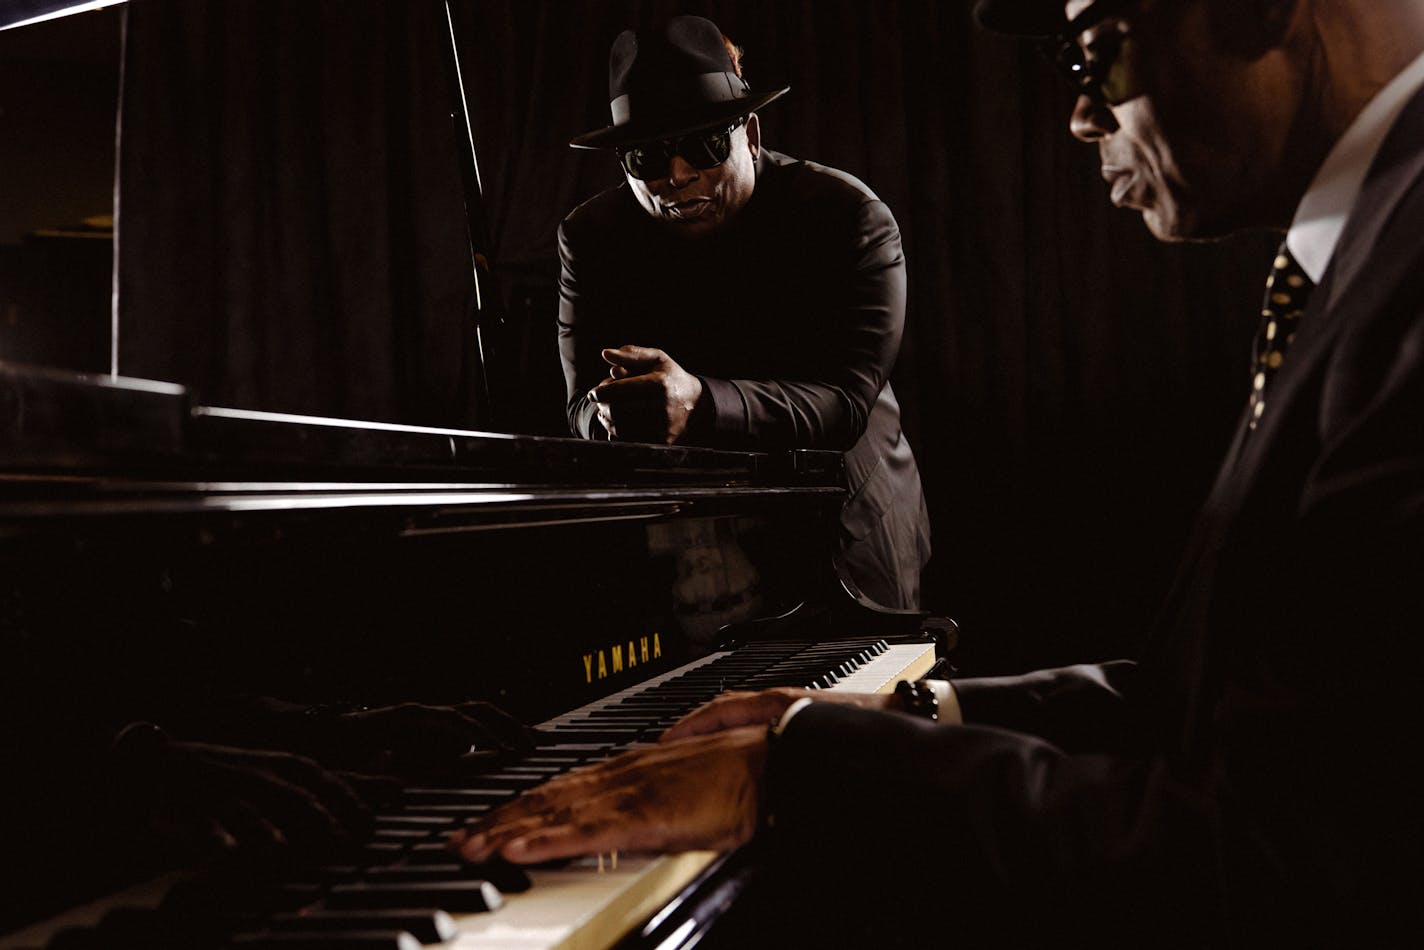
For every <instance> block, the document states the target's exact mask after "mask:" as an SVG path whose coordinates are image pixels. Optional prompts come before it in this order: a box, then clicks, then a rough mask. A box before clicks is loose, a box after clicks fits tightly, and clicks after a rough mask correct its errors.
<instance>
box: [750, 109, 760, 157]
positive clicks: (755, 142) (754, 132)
mask: <svg viewBox="0 0 1424 950" xmlns="http://www.w3.org/2000/svg"><path fill="white" fill-rule="evenodd" d="M747 149H748V150H750V151H751V153H752V158H753V159H755V158H756V157H757V156H758V155H760V154H761V120H760V119H758V118H757V114H756V113H755V112H753V113H751V114H750V115H748V116H747Z"/></svg>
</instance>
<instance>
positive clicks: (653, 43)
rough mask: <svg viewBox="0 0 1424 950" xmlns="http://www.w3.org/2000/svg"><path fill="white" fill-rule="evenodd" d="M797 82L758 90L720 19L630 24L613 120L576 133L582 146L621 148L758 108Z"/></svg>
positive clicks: (619, 45)
mask: <svg viewBox="0 0 1424 950" xmlns="http://www.w3.org/2000/svg"><path fill="white" fill-rule="evenodd" d="M790 88H791V87H790V86H784V87H782V88H781V89H776V90H773V91H771V92H763V93H759V94H756V95H753V94H752V91H751V87H750V86H748V85H747V84H746V83H745V82H744V81H743V80H742V78H741V77H740V76H738V75H737V73H736V68H735V67H734V66H733V64H732V56H731V54H730V53H728V52H727V47H726V45H725V44H724V43H723V42H722V31H721V30H719V29H718V28H717V24H715V23H713V22H712V21H711V20H708V19H704V18H703V17H700V16H677V17H673V18H672V19H670V20H668V21H666V22H665V23H662V24H659V25H658V26H655V27H653V28H651V29H645V30H624V31H623V32H622V33H620V34H618V38H617V39H615V40H614V41H613V48H612V50H611V51H610V52H609V54H608V98H609V100H610V101H609V103H608V108H609V111H610V112H611V113H612V115H613V124H612V125H609V126H607V127H605V128H601V129H595V130H594V131H592V132H585V133H584V134H583V135H579V136H576V137H575V138H574V139H572V140H571V141H570V142H569V144H570V145H572V146H574V147H575V148H615V147H617V146H620V145H628V144H631V143H633V142H646V141H648V140H649V139H662V138H671V137H673V136H676V135H682V134H684V133H687V132H695V131H697V130H698V129H702V128H709V127H712V126H716V125H718V124H721V123H723V122H730V121H731V120H732V119H735V118H736V117H738V116H742V115H746V114H747V113H748V112H755V111H756V110H757V109H760V108H761V107H762V106H764V105H766V104H767V103H768V102H771V101H772V100H773V99H776V98H777V97H779V96H781V95H783V94H784V93H785V92H786V91H787V90H788V89H790Z"/></svg>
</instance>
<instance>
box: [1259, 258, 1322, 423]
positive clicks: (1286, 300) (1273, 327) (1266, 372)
mask: <svg viewBox="0 0 1424 950" xmlns="http://www.w3.org/2000/svg"><path fill="white" fill-rule="evenodd" d="M1314 289H1315V284H1314V283H1312V282H1311V280H1310V278H1309V277H1307V276H1306V274H1305V271H1304V270H1302V269H1301V266H1300V264H1298V263H1297V262H1296V259H1295V258H1294V257H1292V256H1291V252H1290V250H1289V249H1288V248H1287V247H1286V244H1285V242H1284V241H1282V242H1281V247H1280V250H1278V251H1277V252H1276V260H1275V263H1274V264H1273V265H1272V267H1271V276H1270V277H1268V278H1266V299H1265V301H1264V302H1263V303H1262V304H1261V329H1260V332H1259V333H1257V334H1256V346H1255V348H1254V350H1253V351H1252V355H1251V377H1252V379H1251V406H1250V412H1251V416H1250V419H1251V421H1250V426H1251V428H1252V429H1254V428H1256V423H1257V422H1259V421H1260V419H1261V413H1262V412H1264V411H1265V409H1266V387H1267V386H1268V385H1270V382H1271V380H1272V379H1273V378H1274V377H1275V375H1276V371H1277V370H1279V369H1280V368H1281V362H1282V361H1283V360H1285V357H1286V348H1287V347H1289V346H1290V345H1291V342H1292V341H1293V340H1295V330H1296V324H1298V323H1299V322H1300V315H1301V312H1302V311H1304V310H1305V304H1306V301H1307V300H1309V299H1310V292H1311V291H1312V290H1314Z"/></svg>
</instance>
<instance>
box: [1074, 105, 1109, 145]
mask: <svg viewBox="0 0 1424 950" xmlns="http://www.w3.org/2000/svg"><path fill="white" fill-rule="evenodd" d="M1117 129H1118V125H1117V117H1116V116H1114V115H1113V111H1112V109H1111V108H1109V107H1108V106H1106V105H1104V104H1103V103H1101V102H1098V101H1097V100H1096V99H1092V98H1089V97H1088V96H1079V97H1078V101H1077V102H1075V103H1074V104H1073V115H1072V116H1071V117H1070V118H1069V120H1068V131H1069V132H1071V133H1073V137H1074V138H1076V139H1078V140H1079V141H1082V142H1096V141H1097V140H1098V139H1101V138H1103V137H1105V136H1108V135H1111V134H1113V133H1114V132H1116V131H1117Z"/></svg>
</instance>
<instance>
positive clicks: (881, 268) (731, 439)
mask: <svg viewBox="0 0 1424 950" xmlns="http://www.w3.org/2000/svg"><path fill="white" fill-rule="evenodd" d="M838 229H839V230H841V231H842V233H843V235H844V239H843V240H841V238H840V235H829V236H827V235H821V236H820V239H821V240H822V241H827V240H829V242H830V244H831V246H832V250H831V251H830V252H829V253H827V254H826V256H825V258H824V267H823V268H821V269H820V274H819V275H818V281H819V282H821V283H823V286H821V287H818V288H816V293H815V294H814V295H811V294H808V301H810V300H814V301H820V303H808V305H813V306H819V307H822V308H824V312H823V313H821V314H818V315H816V320H815V325H816V326H817V328H818V333H817V335H818V338H817V339H815V340H812V341H808V347H810V348H811V349H812V350H813V351H814V353H815V354H816V356H815V359H814V365H813V366H812V367H811V368H810V370H809V372H806V373H804V374H800V375H798V376H797V377H794V378H793V377H783V378H770V379H722V378H717V377H708V376H706V375H703V376H702V380H703V385H704V389H705V392H706V394H707V395H708V396H710V398H711V400H712V406H713V410H714V412H713V417H712V420H711V425H710V426H709V427H708V430H705V431H706V436H705V438H704V440H703V441H707V442H709V443H710V444H712V445H715V446H720V447H726V448H743V447H755V448H768V447H776V448H781V447H785V448H813V447H814V448H823V449H841V450H845V449H849V448H850V447H851V446H852V445H854V444H855V443H856V440H857V439H859V438H860V437H861V435H862V434H863V433H864V432H865V429H866V425H867V423H868V421H869V418H870V411H871V409H872V407H873V406H874V405H875V401H876V399H877V398H878V396H879V395H880V391H881V389H882V388H883V387H884V386H885V381H886V379H887V378H888V377H889V375H890V370H891V369H892V368H893V367H894V365H895V358H896V356H897V355H898V354H899V351H900V337H901V335H902V334H903V332H904V328H905V256H904V254H903V252H902V250H901V247H900V229H899V227H898V226H897V225H896V223H895V218H894V216H893V215H891V213H890V209H889V208H888V207H886V205H885V203H884V202H882V201H879V200H876V199H867V200H864V201H861V202H859V203H858V204H857V205H856V206H855V208H854V210H853V212H852V217H851V219H849V220H846V221H845V222H844V225H843V227H840V226H838ZM688 369H689V370H690V371H693V372H697V370H698V368H697V367H688Z"/></svg>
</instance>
